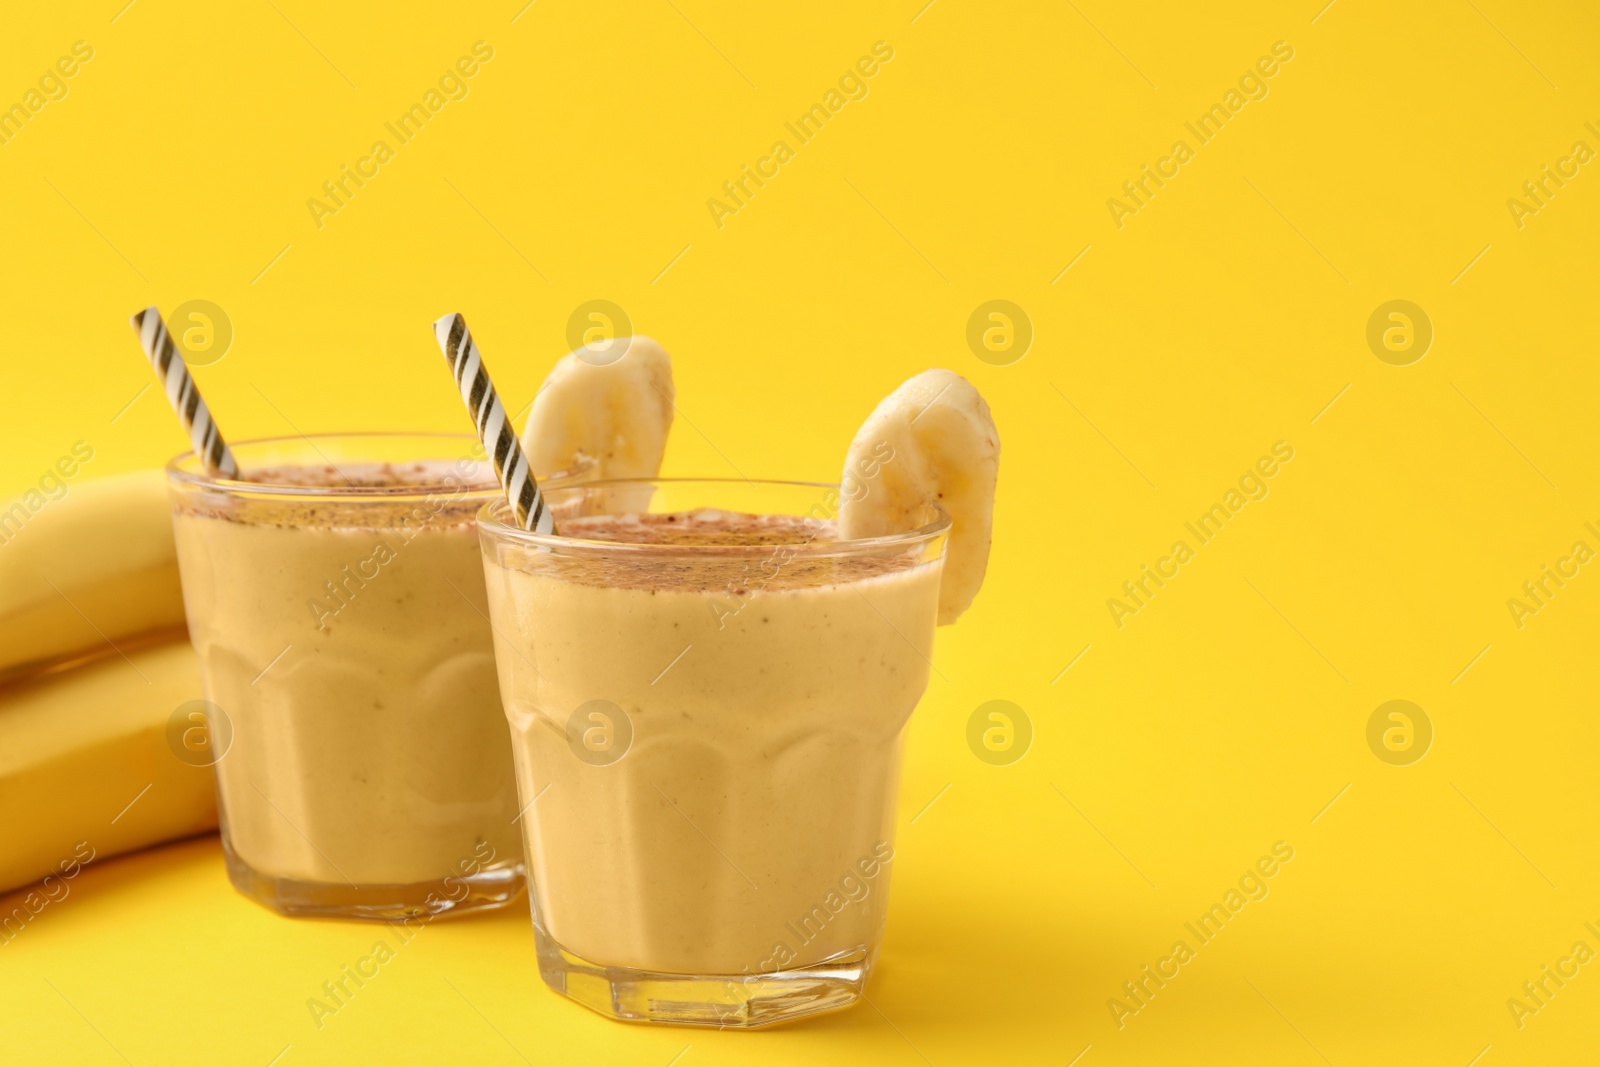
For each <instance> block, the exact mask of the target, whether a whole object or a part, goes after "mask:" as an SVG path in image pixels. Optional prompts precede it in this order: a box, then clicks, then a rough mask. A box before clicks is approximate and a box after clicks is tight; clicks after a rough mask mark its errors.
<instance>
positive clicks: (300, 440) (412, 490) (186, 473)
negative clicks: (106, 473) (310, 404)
mask: <svg viewBox="0 0 1600 1067" xmlns="http://www.w3.org/2000/svg"><path fill="white" fill-rule="evenodd" d="M419 439H420V440H434V441H451V442H458V443H460V444H463V445H466V446H468V447H471V446H474V445H476V446H478V447H479V448H481V447H482V445H483V442H482V441H481V440H480V439H479V438H478V437H477V436H476V435H474V434H470V433H455V432H452V431H449V430H353V431H350V432H347V433H309V434H284V435H281V436H276V437H252V438H248V439H246V440H243V441H230V442H229V443H228V448H229V449H230V450H232V451H234V452H238V451H239V450H242V449H246V448H250V447H252V446H255V445H277V444H307V445H310V446H311V448H312V449H313V450H314V451H316V452H318V453H319V454H320V453H321V449H319V448H317V443H318V442H333V441H348V440H355V441H382V440H391V441H400V440H419ZM323 459H324V461H325V462H327V463H328V466H334V464H333V463H332V462H331V461H328V460H327V457H325V456H324V457H323ZM420 460H444V461H445V462H450V461H451V457H449V456H443V455H440V456H423V457H419V459H418V460H387V461H384V462H391V463H407V462H418V461H420ZM467 460H468V457H466V456H461V457H457V458H456V462H457V463H458V464H459V463H462V462H465V461H467ZM362 462H365V461H362ZM471 462H472V463H474V464H478V463H482V464H487V465H489V471H490V475H489V477H488V478H487V479H484V480H478V481H468V480H467V479H466V477H465V476H461V477H460V478H459V479H458V482H449V481H443V480H433V481H427V482H419V483H416V484H411V485H291V484H289V483H287V482H253V481H248V480H246V479H244V478H226V477H222V476H220V475H214V474H210V473H208V472H207V471H206V470H205V469H204V468H203V467H201V466H199V457H198V456H196V455H195V453H194V450H193V449H188V450H185V451H183V452H179V453H178V454H177V455H175V456H173V457H172V458H171V459H169V460H168V461H167V462H166V464H165V466H164V468H163V469H164V470H165V472H166V475H167V481H168V483H169V484H170V483H179V484H182V485H184V486H188V487H191V488H195V489H205V490H211V491H213V492H219V493H234V494H239V493H255V494H260V495H263V496H285V497H340V498H344V499H347V500H348V499H361V498H370V499H385V500H392V499H397V498H404V497H413V496H415V497H426V496H433V495H436V494H438V493H440V492H445V493H449V494H450V495H452V496H486V497H492V496H496V495H498V496H501V497H503V496H504V494H505V490H504V489H502V488H501V487H500V482H499V480H498V479H497V478H495V476H494V473H493V472H494V467H493V464H491V463H490V461H489V459H488V457H487V456H485V457H484V458H482V459H473V460H471ZM593 467H594V461H593V460H588V459H585V460H581V461H580V462H579V463H578V464H577V465H576V466H574V467H572V468H569V469H567V470H564V471H552V472H549V473H545V474H539V473H538V472H535V474H536V476H537V477H538V478H539V479H540V480H541V482H543V481H552V482H565V481H568V480H570V479H572V478H575V477H578V476H579V475H581V474H583V473H584V472H585V471H588V470H591V469H593ZM334 469H335V470H337V469H338V468H337V467H334Z"/></svg>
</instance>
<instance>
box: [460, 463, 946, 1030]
mask: <svg viewBox="0 0 1600 1067" xmlns="http://www.w3.org/2000/svg"><path fill="white" fill-rule="evenodd" d="M545 499H546V502H547V504H548V505H549V507H550V508H551V511H552V514H553V515H554V517H555V521H556V533H554V534H549V535H540V534H536V533H530V532H527V531H523V530H519V529H517V528H515V527H514V526H513V525H511V524H510V523H509V521H508V515H507V508H506V507H505V506H504V504H493V505H491V506H489V507H488V508H486V509H485V510H484V511H483V512H482V513H481V514H480V519H479V522H480V534H481V538H482V542H483V555H484V568H485V571H486V574H487V578H488V594H489V605H490V615H491V617H492V618H493V619H494V633H495V640H496V653H497V657H496V658H497V662H498V665H499V670H500V689H501V693H502V696H503V698H504V702H505V712H506V715H507V717H508V718H509V720H510V722H511V733H512V748H513V751H514V754H515V757H516V764H517V774H518V783H519V786H520V789H521V794H522V804H523V805H524V806H525V814H524V817H523V819H522V825H523V827H524V830H525V834H526V850H527V856H528V866H529V876H530V878H531V881H532V898H533V920H534V929H535V937H536V940H537V944H538V953H539V967H540V972H541V974H542V976H543V978H544V980H545V982H546V983H547V984H548V985H550V986H551V987H552V988H554V989H555V990H557V991H558V992H562V993H564V994H566V995H567V996H569V997H572V998H574V999H576V1000H578V1001H580V1002H582V1003H583V1004H585V1005H587V1006H588V1007H591V1008H593V1009H595V1010H596V1011H599V1012H601V1013H603V1014H606V1015H608V1016H611V1017H613V1018H618V1019H628V1020H636V1021H651V1022H669V1023H680V1024H690V1025H702V1026H715V1027H751V1026H761V1025H765V1024H768V1023H773V1022H780V1021H783V1020H787V1019H793V1018H797V1017H800V1016H804V1015H809V1014H812V1013H815V1012H819V1011H826V1010H830V1009H834V1008H840V1007H844V1006H846V1005H848V1004H850V1003H852V1002H853V1001H855V1000H856V999H857V998H858V997H860V996H861V994H862V990H863V989H864V986H865V982H866V978H867V974H868V972H869V970H870V969H871V967H872V964H873V961H874V959H875V958H876V956H877V952H878V946H879V942H880V938H881V935H882V931H883V924H884V918H885V915H886V904H887V901H888V893H889V875H890V871H891V870H892V867H893V861H894V845H893V841H894V824H895V805H896V799H897V787H898V782H899V773H900V764H901V754H902V747H903V740H904V736H905V728H906V723H907V720H908V719H909V718H910V716H911V713H912V711H913V710H914V709H915V707H916V705H917V701H918V700H919V699H920V698H921V696H922V692H923V689H924V688H925V687H926V685H927V681H928V672H929V670H930V667H931V662H930V657H931V655H932V649H933V636H934V627H935V622H936V617H937V613H938V601H939V585H940V578H941V574H942V570H943V553H944V547H945V541H946V536H947V533H948V530H949V525H950V524H949V520H948V519H946V518H945V517H944V516H943V515H936V516H934V517H933V518H932V519H931V521H930V524H929V525H926V526H923V527H921V528H919V529H916V530H912V531H910V532H908V533H903V534H896V535H892V536H887V537H876V538H869V539H862V540H854V541H850V540H842V539H841V538H840V537H839V534H838V531H837V527H836V524H835V522H834V521H833V519H834V514H835V512H836V509H837V505H838V493H837V491H836V490H834V489H832V488H831V487H829V486H823V485H806V484H798V483H782V482H744V481H712V480H686V481H678V480H655V481H630V482H618V481H614V482H594V483H591V484H590V485H588V486H578V487H574V488H568V489H562V488H558V487H552V488H548V489H546V490H545Z"/></svg>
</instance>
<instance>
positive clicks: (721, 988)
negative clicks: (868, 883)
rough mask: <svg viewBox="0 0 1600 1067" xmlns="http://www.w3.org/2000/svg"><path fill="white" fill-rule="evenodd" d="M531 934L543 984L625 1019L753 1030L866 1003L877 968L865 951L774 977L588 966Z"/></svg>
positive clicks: (536, 927)
mask: <svg viewBox="0 0 1600 1067" xmlns="http://www.w3.org/2000/svg"><path fill="white" fill-rule="evenodd" d="M533 932H534V938H535V940H536V941H537V944H538V948H539V976H540V977H541V978H543V979H544V982H545V985H548V986H549V987H550V988H551V989H554V990H555V991H556V992H557V993H561V994H563V995H564V996H568V997H571V998H572V999H573V1000H576V1001H577V1002H578V1003H579V1004H582V1005H583V1006H584V1007H586V1008H591V1009H593V1010H594V1011H597V1012H599V1013H600V1014H601V1015H604V1016H606V1017H608V1018H612V1019H620V1020H621V1021H623V1022H650V1023H672V1024H675V1025H678V1026H710V1027H716V1028H717V1029H754V1028H756V1027H760V1026H771V1025H772V1024H774V1023H782V1022H788V1021H790V1020H792V1019H801V1018H804V1017H806V1016H808V1015H816V1014H819V1013H821V1012H825V1011H838V1010H839V1009H840V1008H847V1007H849V1006H850V1005H851V1004H854V1003H855V1002H856V1001H857V1000H859V999H860V998H861V994H862V991H863V990H864V989H865V988H866V984H867V974H868V972H869V971H870V970H871V966H872V961H871V960H870V959H868V957H867V953H866V952H865V951H859V952H852V953H849V954H847V955H844V956H836V957H834V958H832V959H829V960H824V961H822V962H821V963H815V964H811V965H809V966H806V967H802V968H799V969H797V970H792V971H775V972H773V973H770V974H760V975H754V974H668V973H664V972H661V971H645V970H637V969H635V968H632V967H607V966H604V965H602V964H598V963H590V962H589V961H587V960H585V959H583V958H581V957H579V956H577V955H575V954H573V953H571V952H568V951H567V950H566V949H564V948H562V947H561V946H560V945H558V944H557V943H556V942H555V941H554V940H553V939H552V938H551V937H550V936H549V935H547V934H546V933H545V932H544V931H543V930H542V929H540V928H539V925H538V923H537V922H535V923H534V930H533Z"/></svg>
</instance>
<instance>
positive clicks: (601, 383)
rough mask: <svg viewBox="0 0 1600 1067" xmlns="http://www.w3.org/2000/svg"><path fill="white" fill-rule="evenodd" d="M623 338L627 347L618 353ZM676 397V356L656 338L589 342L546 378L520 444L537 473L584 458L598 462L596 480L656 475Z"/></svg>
mask: <svg viewBox="0 0 1600 1067" xmlns="http://www.w3.org/2000/svg"><path fill="white" fill-rule="evenodd" d="M618 344H623V345H625V346H626V347H625V351H624V352H623V354H622V356H621V357H620V358H618V357H617V355H616V352H615V347H616V346H617V345H618ZM672 399H673V389H672V357H671V356H669V355H667V351H666V349H664V348H662V347H661V346H660V345H659V344H657V343H656V342H655V341H654V340H652V339H651V338H649V337H642V336H637V335H636V336H634V337H630V338H626V339H623V340H620V341H616V340H614V341H608V342H606V343H605V345H604V346H603V347H597V346H590V345H586V346H584V347H583V348H580V349H578V350H577V351H576V352H571V353H569V354H567V355H565V356H562V357H561V359H560V361H559V362H557V363H556V365H555V367H554V368H552V369H551V371H550V374H549V375H548V376H547V377H546V378H545V380H544V385H543V386H541V387H540V389H539V395H538V397H537V398H535V400H534V402H533V411H532V413H531V414H529V416H528V425H527V427H526V428H525V429H524V430H523V431H522V447H523V450H524V451H526V452H527V454H528V462H529V463H530V464H532V466H533V470H534V473H535V474H547V473H552V472H555V471H565V470H570V469H571V468H572V467H573V466H574V465H575V464H576V463H577V462H578V459H579V457H580V456H582V457H587V458H588V459H591V460H593V461H594V463H595V470H594V476H595V477H596V478H654V477H655V476H656V475H657V474H658V473H660V470H661V457H662V455H663V454H664V453H665V452H666V448H667V433H668V431H670V430H671V429H672V410H673V409H672Z"/></svg>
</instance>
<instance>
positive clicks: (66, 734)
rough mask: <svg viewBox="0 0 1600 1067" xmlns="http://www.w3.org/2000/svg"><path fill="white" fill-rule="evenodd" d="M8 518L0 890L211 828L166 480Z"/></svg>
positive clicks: (155, 474)
mask: <svg viewBox="0 0 1600 1067" xmlns="http://www.w3.org/2000/svg"><path fill="white" fill-rule="evenodd" d="M8 514H10V515H12V516H14V517H15V516H18V515H20V516H22V519H23V520H24V521H20V522H17V521H13V522H11V523H9V524H5V525H0V530H3V531H4V534H5V536H4V539H3V541H0V827H3V828H4V829H3V830H0V892H4V891H6V890H8V889H12V888H15V887H17V886H20V885H26V884H28V883H30V882H34V881H36V880H38V879H40V878H42V877H44V876H46V875H48V874H52V873H59V872H60V871H61V870H62V869H63V868H62V865H63V864H66V863H71V862H72V861H73V860H74V857H77V858H79V859H81V858H82V857H83V856H84V855H93V856H95V857H96V858H104V857H107V856H113V855H116V854H118V853H121V852H128V851H131V850H133V849H137V848H142V847H144V846H146V845H150V844H154V843H156V842H159V841H167V840H171V839H173V838H177V837H185V836H188V835H190V834H195V833H199V832H202V831H205V830H209V829H211V828H213V827H215V826H216V824H217V815H216V801H215V797H214V793H213V789H212V781H211V769H210V767H209V766H208V760H206V759H205V758H204V757H203V755H202V756H200V757H198V758H197V756H196V755H195V753H194V752H193V751H191V750H192V749H193V748H194V745H193V744H192V742H193V741H194V740H195V737H196V733H195V721H198V720H190V719H189V718H188V716H187V713H186V712H185V711H184V710H183V709H184V706H185V705H186V704H189V703H190V702H192V701H196V700H198V699H199V698H200V696H201V691H200V677H199V671H198V668H197V665H196V661H195V654H194V651H193V649H191V648H190V646H189V641H188V637H187V634H186V633H185V631H184V628H183V627H184V614H183V595H182V592H181V590H180V587H179V584H178V564H177V558H176V555H175V552H174V548H173V541H172V520H171V518H170V517H169V515H168V510H167V494H166V485H165V479H164V477H163V476H162V474H161V473H160V472H159V471H141V472H138V473H134V474H127V475H121V476H118V477H113V478H103V479H98V480H94V481H88V482H83V483H76V484H74V485H73V486H72V487H71V488H70V490H69V491H68V492H67V493H66V495H65V496H63V497H62V498H60V499H58V500H51V501H49V502H48V503H46V504H45V505H44V506H42V507H39V506H37V501H35V502H34V506H33V507H31V508H24V509H21V510H18V509H15V508H13V507H12V506H11V505H10V504H3V505H0V523H3V522H4V516H6V515H8ZM186 746H187V747H186ZM89 850H92V852H90V851H89Z"/></svg>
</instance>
